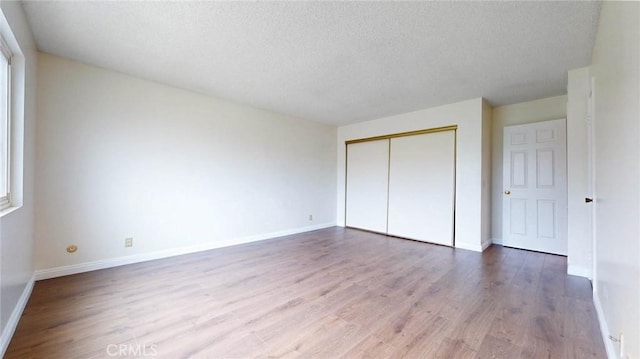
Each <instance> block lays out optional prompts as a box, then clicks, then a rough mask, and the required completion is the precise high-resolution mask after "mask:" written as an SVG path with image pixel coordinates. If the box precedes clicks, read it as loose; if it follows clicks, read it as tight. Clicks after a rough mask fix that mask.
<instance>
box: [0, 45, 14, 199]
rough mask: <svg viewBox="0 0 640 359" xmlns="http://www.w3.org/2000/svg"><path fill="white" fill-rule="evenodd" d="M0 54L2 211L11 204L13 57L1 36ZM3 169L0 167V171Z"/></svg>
mask: <svg viewBox="0 0 640 359" xmlns="http://www.w3.org/2000/svg"><path fill="white" fill-rule="evenodd" d="M0 55H2V56H4V57H5V59H6V60H7V83H6V84H1V85H2V86H6V87H7V88H6V94H7V99H6V103H7V108H6V114H5V115H6V123H3V122H4V121H0V126H2V127H4V128H3V129H2V131H0V134H2V135H3V137H4V138H3V139H2V140H1V141H0V143H1V144H2V146H1V148H0V156H2V157H4V158H3V160H4V162H5V166H6V172H5V173H4V175H5V176H6V177H5V178H4V179H3V180H4V181H5V183H6V188H7V193H6V195H4V196H1V197H0V211H3V210H5V209H7V208H10V207H11V206H12V201H11V192H12V191H11V190H12V186H11V171H12V166H11V137H12V136H11V122H12V111H11V102H12V98H11V93H12V90H13V86H12V81H11V73H12V68H11V59H12V58H13V54H12V52H11V49H10V48H9V45H7V42H6V41H5V40H4V38H3V37H2V36H0ZM2 171H3V169H2V168H0V173H2Z"/></svg>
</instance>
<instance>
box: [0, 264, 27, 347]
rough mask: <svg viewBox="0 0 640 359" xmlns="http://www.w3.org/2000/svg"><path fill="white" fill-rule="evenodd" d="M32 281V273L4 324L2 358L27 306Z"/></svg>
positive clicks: (0, 342) (1, 342)
mask: <svg viewBox="0 0 640 359" xmlns="http://www.w3.org/2000/svg"><path fill="white" fill-rule="evenodd" d="M34 282H35V276H33V275H32V276H31V278H30V279H29V281H28V282H27V285H26V286H25V287H24V290H23V291H22V294H21V295H20V298H19V299H18V303H16V306H15V307H14V308H13V311H12V312H11V316H10V317H9V320H8V321H7V324H6V325H5V326H4V330H3V331H2V337H1V338H0V357H2V358H3V357H4V353H5V352H6V351H7V348H8V347H9V343H10V342H11V338H12V337H13V333H15V331H16V328H17V327H18V322H19V321H20V317H22V312H24V308H25V307H26V306H27V302H28V301H29V297H30V296H31V291H32V290H33V284H34Z"/></svg>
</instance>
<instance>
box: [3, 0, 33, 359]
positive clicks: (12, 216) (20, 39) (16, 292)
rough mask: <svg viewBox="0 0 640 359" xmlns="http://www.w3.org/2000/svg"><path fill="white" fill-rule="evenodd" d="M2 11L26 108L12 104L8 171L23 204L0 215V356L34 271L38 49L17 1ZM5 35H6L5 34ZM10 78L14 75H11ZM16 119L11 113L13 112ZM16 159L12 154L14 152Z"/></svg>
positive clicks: (24, 299) (18, 314)
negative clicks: (18, 119)
mask: <svg viewBox="0 0 640 359" xmlns="http://www.w3.org/2000/svg"><path fill="white" fill-rule="evenodd" d="M0 8H1V9H2V14H3V15H4V17H5V18H6V20H7V22H8V24H9V26H10V27H11V31H12V32H13V34H14V35H15V37H16V40H17V43H18V45H19V47H20V49H21V50H22V55H23V57H24V61H16V63H14V71H16V66H19V67H21V68H20V69H19V71H21V72H22V71H24V73H25V74H26V76H25V77H24V83H23V84H21V85H20V86H19V88H20V90H19V91H20V93H16V94H14V99H15V97H21V96H23V97H24V108H15V107H14V108H13V111H14V115H15V114H18V115H19V113H22V110H24V113H23V114H22V117H23V119H24V121H23V123H22V124H18V123H14V124H13V125H14V128H13V131H14V133H15V131H16V130H19V132H21V133H20V134H19V136H17V137H14V140H15V141H14V143H13V144H12V151H13V155H14V156H15V155H18V156H19V157H21V161H20V162H21V163H14V164H13V166H16V165H17V167H14V169H16V170H17V171H18V172H19V173H15V175H17V176H12V179H13V180H14V181H15V180H16V179H18V181H19V182H18V183H15V182H14V184H13V188H14V189H17V193H16V194H17V195H18V198H17V200H18V202H19V203H21V204H22V207H21V208H19V209H17V210H15V211H14V212H12V213H9V214H7V215H5V216H3V217H2V218H1V219H0V265H1V268H0V285H1V286H0V324H1V325H0V327H1V329H2V340H1V343H0V356H2V353H3V351H4V349H6V345H8V344H9V340H10V339H11V334H12V333H13V329H14V328H15V325H17V321H18V320H19V319H20V314H21V313H22V312H21V311H22V306H23V305H25V304H26V299H28V297H27V295H28V294H29V293H30V292H29V290H30V288H31V284H32V276H33V242H34V218H35V206H34V177H35V176H34V170H35V120H36V119H35V116H36V61H37V53H36V49H35V44H34V42H33V39H32V36H31V31H30V30H29V26H28V23H27V20H26V17H25V15H24V13H23V11H22V6H21V5H20V3H19V2H14V1H0ZM7 41H10V40H9V39H7ZM13 80H14V83H15V82H16V81H17V80H18V79H17V78H14V79H13ZM14 119H15V118H14ZM13 159H14V160H15V159H16V158H15V157H13Z"/></svg>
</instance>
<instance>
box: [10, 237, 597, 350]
mask: <svg viewBox="0 0 640 359" xmlns="http://www.w3.org/2000/svg"><path fill="white" fill-rule="evenodd" d="M565 273H566V258H565V257H560V256H554V255H547V254H541V253H535V252H528V251H522V250H516V249H510V248H504V247H500V246H492V247H490V248H489V249H487V251H485V252H484V253H482V254H481V253H475V252H470V251H465V250H459V249H452V248H447V247H442V246H436V245H430V244H424V243H419V242H413V241H408V240H402V239H397V238H391V237H385V236H382V235H377V234H372V233H367V232H361V231H357V230H351V229H344V228H329V229H325V230H319V231H315V232H309V233H305V234H300V235H294V236H289V237H282V238H278V239H273V240H268V241H263V242H257V243H253V244H247V245H240V246H235V247H229V248H223V249H217V250H213V251H208V252H202V253H197V254H190V255H184V256H179V257H174V258H169V259H163V260H157V261H152V262H146V263H140V264H134V265H128V266H123V267H118V268H112V269H106V270H100V271H95V272H90V273H83V274H77V275H72V276H67V277H61V278H56V279H50V280H45V281H39V282H37V283H36V285H35V288H34V290H33V294H32V296H31V298H30V300H29V303H28V305H27V307H26V310H25V312H24V314H23V316H22V318H21V320H20V323H19V325H18V328H17V330H16V333H15V335H14V337H13V339H12V341H11V344H10V346H9V348H8V351H7V353H6V358H113V357H144V356H146V357H156V358H171V359H174V358H255V357H257V358H267V357H276V358H280V357H285V358H339V357H345V358H374V357H375V358H403V357H404V358H509V359H510V358H605V357H606V355H605V352H604V345H603V342H602V339H601V336H600V333H599V329H598V323H597V319H596V314H595V309H594V306H593V302H592V300H591V286H590V284H589V282H588V281H587V280H586V279H583V278H578V277H573V276H567V275H566V274H565ZM120 349H124V352H122V351H120V352H119V351H118V350H120ZM112 354H116V355H112ZM123 354H126V355H123Z"/></svg>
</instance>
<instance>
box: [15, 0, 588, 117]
mask: <svg viewBox="0 0 640 359" xmlns="http://www.w3.org/2000/svg"><path fill="white" fill-rule="evenodd" d="M23 6H24V9H25V12H26V14H27V18H28V20H29V23H30V25H31V28H32V30H33V33H34V36H35V39H36V43H37V46H38V49H39V50H40V51H43V52H48V53H51V54H55V55H58V56H62V57H66V58H70V59H74V60H78V61H81V62H84V63H88V64H92V65H96V66H100V67H104V68H108V69H112V70H116V71H120V72H123V73H127V74H131V75H134V76H138V77H141V78H145V79H149V80H153V81H157V82H161V83H165V84H170V85H173V86H177V87H181V88H185V89H190V90H194V91H198V92H202V93H206V94H211V95H214V96H218V97H222V98H226V99H231V100H234V101H237V102H241V103H245V104H248V105H252V106H255V107H259V108H264V109H269V110H273V111H277V112H281V113H285V114H289V115H292V116H296V117H301V118H305V119H309V120H314V121H320V122H325V123H329V124H338V125H342V124H347V123H354V122H359V121H364V120H369V119H374V118H379V117H383V116H388V115H393V114H398V113H403V112H409V111H414V110H418V109H422V108H428V107H433V106H438V105H443V104H447V103H452V102H456V101H461V100H466V99H470V98H476V97H484V98H486V99H487V100H488V101H489V102H490V103H491V104H492V105H494V106H495V105H505V104H511V103H517V102H522V101H528V100H533V99H538V98H543V97H548V96H555V95H561V94H564V93H566V80H567V71H568V70H570V69H574V68H578V67H582V66H586V65H589V63H590V58H591V51H592V48H593V42H594V38H595V32H596V27H597V19H598V14H599V9H600V3H598V2H584V1H575V2H572V1H569V2H190V1H174V2H149V1H142V2H126V1H109V2H98V1H84V2H66V1H46V2H43V1H25V2H23Z"/></svg>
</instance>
